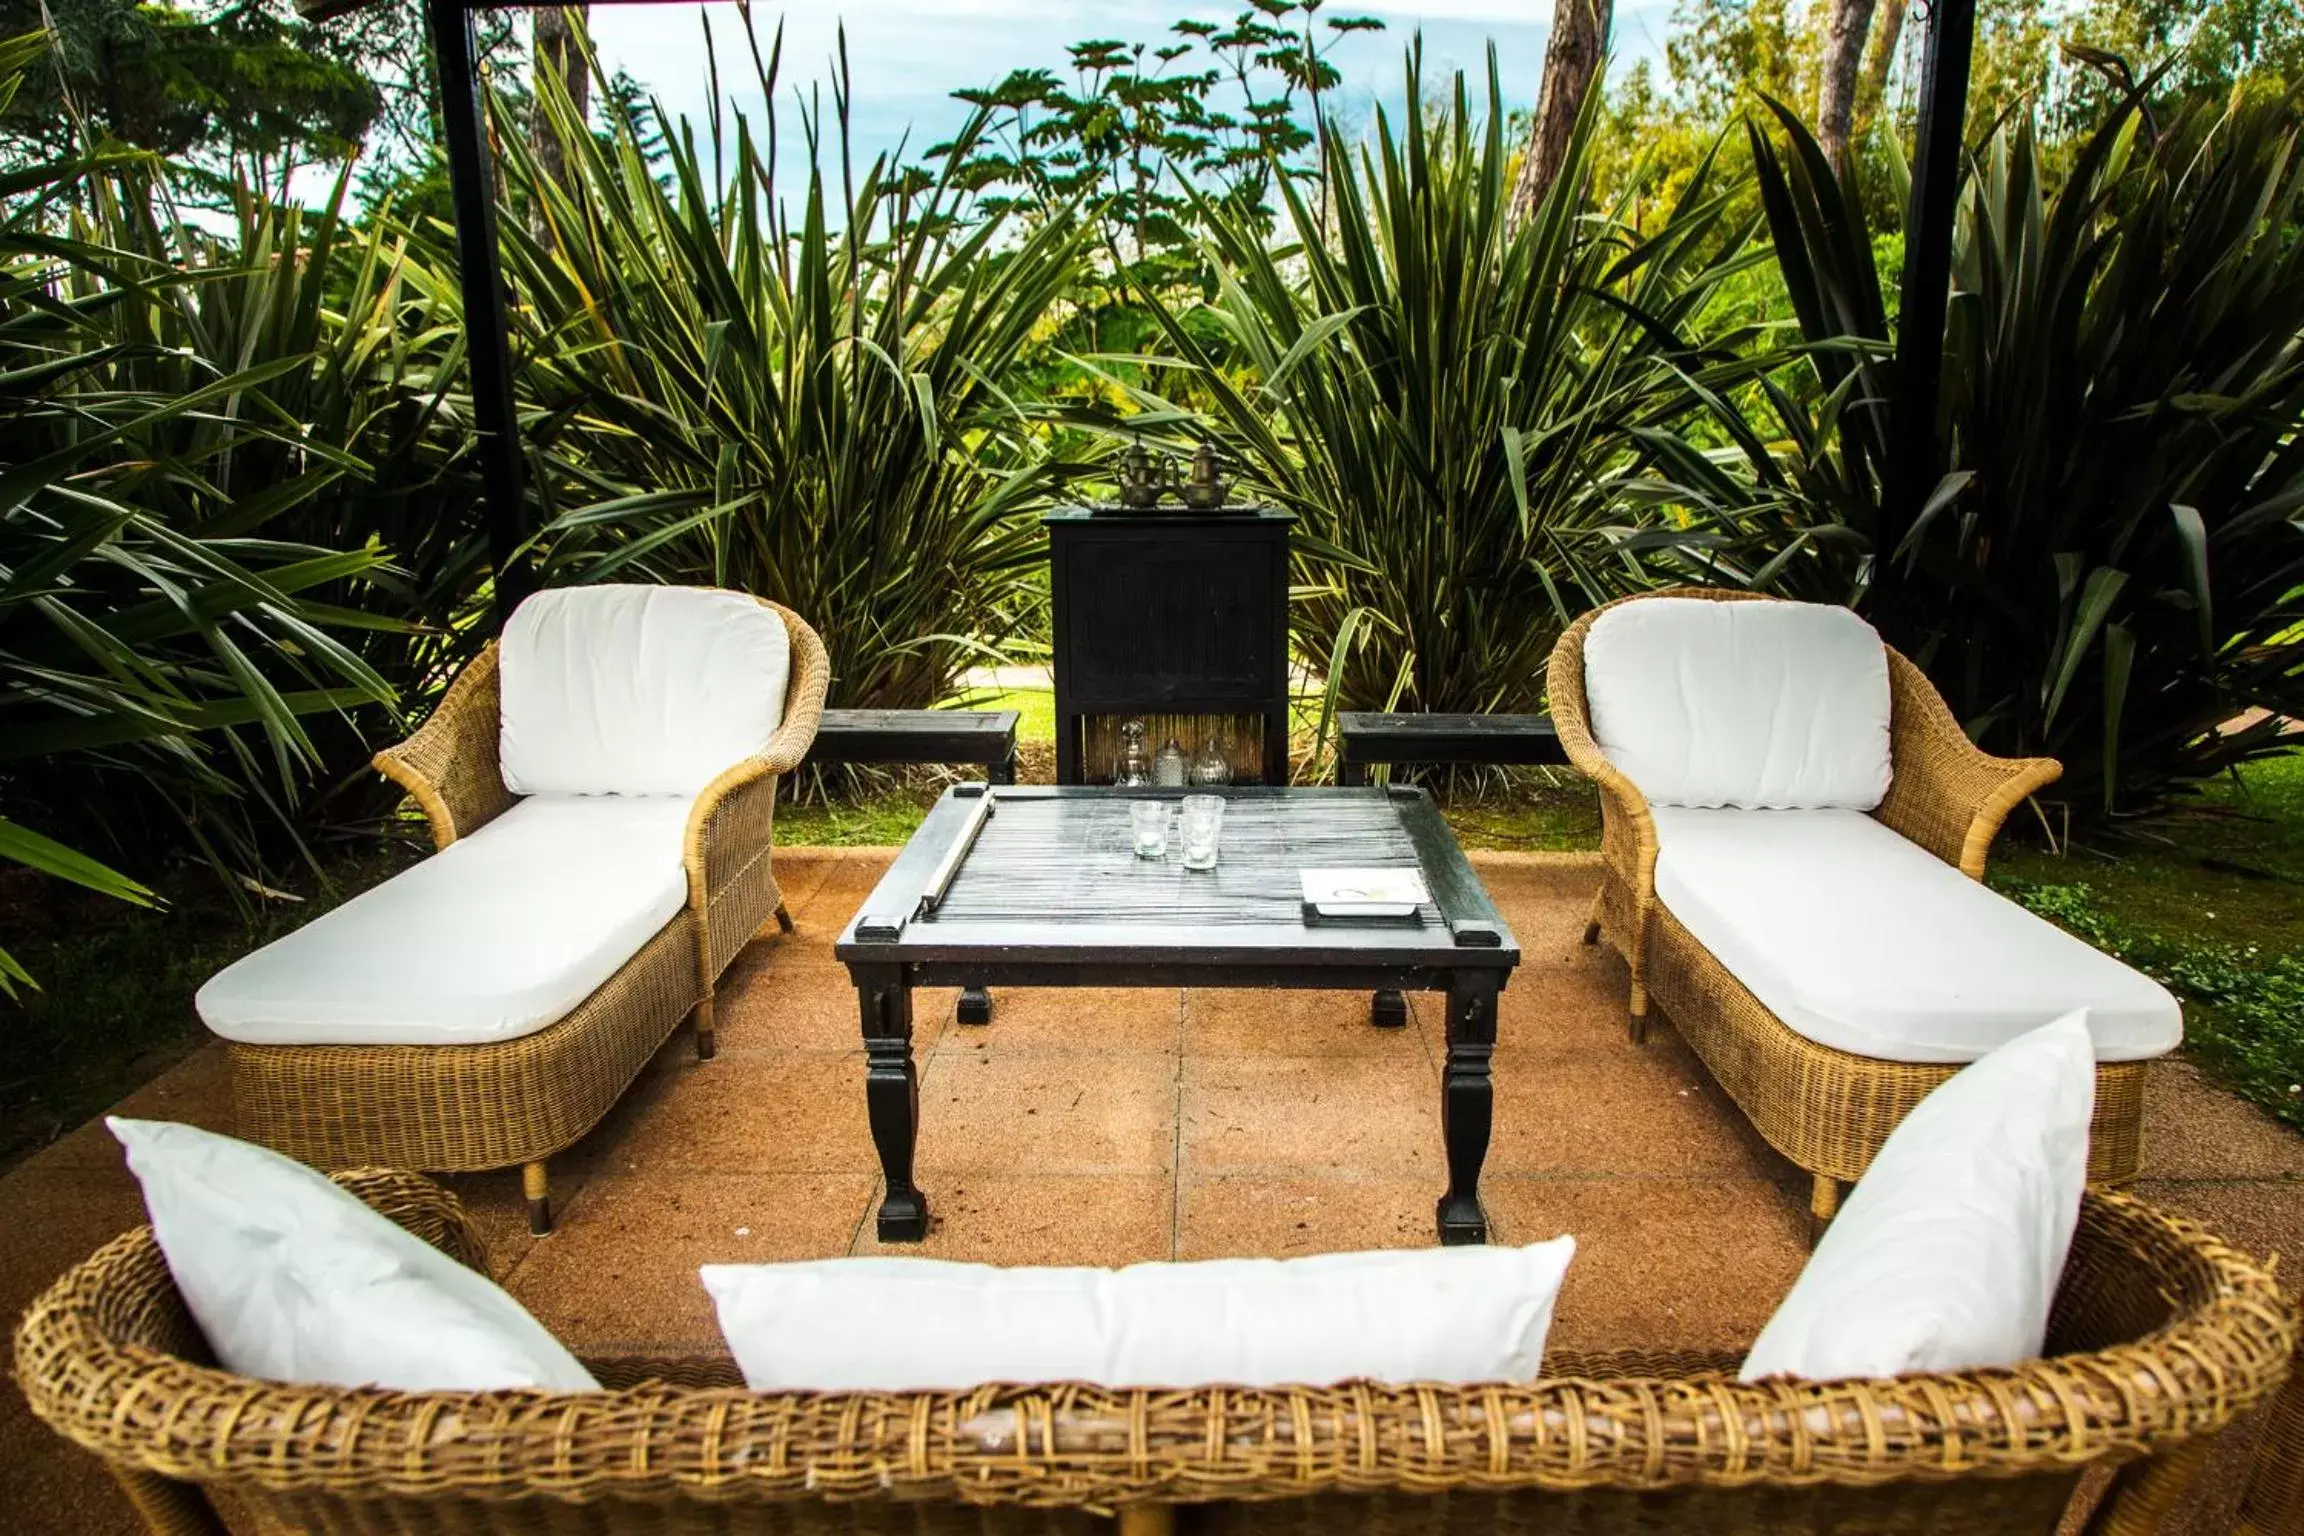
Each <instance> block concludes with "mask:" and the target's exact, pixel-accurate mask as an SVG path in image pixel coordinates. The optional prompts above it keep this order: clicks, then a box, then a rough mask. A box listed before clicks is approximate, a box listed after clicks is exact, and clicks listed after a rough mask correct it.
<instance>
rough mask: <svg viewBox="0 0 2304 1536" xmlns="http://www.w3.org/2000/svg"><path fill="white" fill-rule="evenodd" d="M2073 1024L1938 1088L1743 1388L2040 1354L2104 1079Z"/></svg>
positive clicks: (1791, 1301)
mask: <svg viewBox="0 0 2304 1536" xmlns="http://www.w3.org/2000/svg"><path fill="white" fill-rule="evenodd" d="M2090 1056H2091V1052H2090V1049H2089V1040H2088V1026H2087V1023H2086V1021H2085V1020H2084V1019H2083V1018H2082V1017H2081V1016H2080V1015H2079V1014H2077V1013H2074V1014H2068V1015H2066V1016H2065V1017H2063V1018H2061V1019H2058V1020H2056V1021H2055V1022H2054V1023H2052V1024H2048V1025H2045V1026H2043V1027H2042V1028H2040V1029H2037V1030H2033V1031H2032V1032H2030V1033H2029V1034H2026V1035H2024V1036H2022V1037H2020V1038H2019V1039H2017V1040H2015V1041H2014V1042H2012V1043H2010V1044H2008V1045H2004V1046H2002V1047H2001V1048H2000V1049H1998V1050H1996V1051H1994V1052H1993V1053H1992V1054H1991V1055H1989V1056H1986V1057H1985V1058H1984V1059H1983V1060H1981V1061H1979V1062H1977V1063H1976V1064H1975V1065H1974V1066H1971V1067H1968V1068H1965V1069H1964V1070H1962V1071H1961V1072H1959V1073H1958V1074H1956V1075H1955V1076H1954V1077H1952V1079H1951V1080H1950V1081H1948V1082H1945V1083H1942V1084H1939V1085H1938V1086H1937V1088H1936V1091H1935V1092H1933V1093H1931V1094H1929V1095H1928V1097H1926V1098H1924V1099H1922V1100H1921V1101H1920V1102H1919V1103H1918V1104H1917V1105H1915V1106H1914V1107H1913V1110H1912V1113H1911V1114H1909V1115H1907V1116H1905V1117H1904V1123H1903V1124H1901V1125H1899V1126H1897V1127H1896V1129H1895V1130H1893V1131H1891V1132H1890V1133H1889V1135H1888V1139H1887V1140H1886V1141H1885V1142H1883V1143H1882V1144H1881V1146H1880V1151H1879V1152H1878V1154H1876V1155H1875V1156H1874V1157H1873V1159H1872V1166H1871V1167H1870V1168H1868V1169H1866V1170H1865V1173H1864V1177H1863V1178H1861V1179H1859V1180H1858V1181H1857V1183H1856V1188H1855V1190H1854V1192H1853V1193H1851V1194H1850V1195H1849V1196H1848V1201H1847V1203H1846V1204H1845V1205H1843V1206H1842V1207H1841V1208H1840V1214H1839V1216H1838V1217H1837V1218H1835V1219H1834V1220H1833V1223H1832V1225H1831V1227H1830V1228H1829V1229H1827V1230H1826V1232H1825V1233H1824V1239H1823V1241H1822V1242H1820V1243H1818V1244H1817V1245H1816V1251H1815V1253H1814V1254H1812V1255H1810V1256H1809V1259H1808V1265H1807V1267H1806V1268H1805V1269H1803V1270H1801V1271H1800V1278H1799V1279H1798V1280H1796V1281H1794V1282H1793V1284H1792V1291H1791V1294H1789V1295H1787V1296H1786V1297H1785V1298H1784V1304H1783V1305H1782V1306H1780V1307H1778V1308H1777V1309H1776V1315H1775V1316H1774V1317H1772V1318H1770V1319H1769V1320H1768V1326H1767V1327H1766V1328H1764V1329H1762V1330H1761V1333H1760V1337H1759V1339H1758V1341H1757V1342H1755V1343H1754V1344H1753V1346H1752V1353H1751V1354H1750V1355H1748V1356H1746V1357H1745V1360H1744V1370H1743V1379H1744V1380H1746V1381H1759V1380H1762V1379H1764V1378H1766V1377H1769V1376H1803V1377H1806V1378H1808V1379H1809V1380H1812V1381H1832V1380H1841V1379H1845V1378H1848V1377H1865V1376H1900V1375H1903V1374H1904V1373H1905V1372H1907V1371H1971V1370H1989V1369H1993V1368H1995V1367H2006V1366H2014V1365H2019V1364H2021V1363H2022V1362H2024V1361H2026V1360H2030V1359H2032V1358H2034V1357H2035V1356H2037V1355H2038V1354H2039V1353H2040V1350H2041V1347H2042V1345H2043V1343H2044V1342H2045V1340H2046V1338H2047V1334H2048V1310H2049V1307H2050V1306H2051V1305H2052V1304H2053V1303H2054V1301H2055V1299H2056V1286H2057V1282H2058V1280H2059V1278H2060V1277H2061V1276H2062V1275H2063V1273H2064V1260H2065V1258H2066V1256H2067V1255H2068V1254H2069V1253H2070V1252H2071V1249H2072V1233H2073V1229H2074V1228H2075V1227H2077V1226H2078V1225H2079V1221H2080V1192H2081V1190H2082V1188H2083V1187H2085V1185H2086V1184H2087V1181H2088V1122H2089V1120H2090V1118H2091V1117H2092V1116H2093V1115H2094V1113H2095V1108H2096V1071H2095V1064H2094V1062H2093V1061H2092V1060H2091V1059H2090Z"/></svg>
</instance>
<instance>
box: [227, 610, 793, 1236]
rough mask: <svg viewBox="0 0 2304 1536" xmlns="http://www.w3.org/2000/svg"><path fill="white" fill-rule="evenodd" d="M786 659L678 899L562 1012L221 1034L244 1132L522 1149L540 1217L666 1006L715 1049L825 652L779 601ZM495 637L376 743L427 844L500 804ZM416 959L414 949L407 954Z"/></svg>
mask: <svg viewBox="0 0 2304 1536" xmlns="http://www.w3.org/2000/svg"><path fill="white" fill-rule="evenodd" d="M756 601H761V602H762V605H763V606H764V607H767V608H770V609H773V610H774V611H775V612H776V614H777V616H778V617H779V618H781V619H782V620H783V621H784V627H785V630H786V632H787V634H788V635H789V637H790V640H791V655H792V672H791V681H790V683H789V684H788V685H787V687H786V690H785V698H784V719H783V723H782V724H781V725H780V726H779V727H778V728H777V730H776V733H775V735H774V736H772V737H771V738H770V739H769V742H768V745H767V747H766V748H765V749H764V750H763V751H762V752H761V753H760V754H759V755H758V756H757V757H751V758H747V759H745V760H744V761H743V762H741V763H738V764H737V765H735V766H734V767H732V768H730V769H729V770H728V771H727V772H725V773H723V774H721V775H720V777H719V778H718V779H716V780H714V781H713V782H712V783H711V784H710V785H709V786H708V787H706V789H705V790H704V792H703V793H702V794H701V795H699V796H698V797H697V800H696V804H695V806H694V808H693V809H692V810H691V811H690V812H689V816H688V829H687V835H686V841H685V844H684V848H683V858H684V860H685V862H686V864H687V869H688V905H687V907H686V909H684V910H683V911H681V912H679V913H677V914H675V915H674V917H673V918H672V920H671V921H670V922H668V923H666V924H665V925H664V927H663V928H661V929H659V930H658V931H657V933H656V935H655V936H654V937H653V938H651V939H650V940H649V941H648V942H647V943H646V944H645V945H643V946H642V947H641V949H640V951H639V952H638V953H637V954H635V955H634V956H633V957H632V958H631V959H630V960H629V961H627V962H626V963H625V964H624V966H623V968H622V969H620V970H618V971H617V973H616V974H615V975H613V976H611V977H610V978H609V979H608V980H607V981H605V982H603V983H601V985H600V987H599V988H598V990H596V991H594V992H593V993H592V995H591V996H590V997H588V998H586V999H585V1000H584V1001H583V1002H581V1003H579V1004H578V1005H577V1006H576V1009H575V1011H573V1012H572V1013H570V1014H569V1015H568V1016H567V1017H566V1018H564V1019H562V1020H560V1021H559V1022H558V1023H556V1024H553V1025H551V1026H550V1027H548V1028H546V1029H543V1030H539V1031H538V1032H537V1033H535V1034H533V1035H527V1036H523V1037H521V1038H519V1039H516V1040H506V1041H501V1042H497V1043H494V1044H489V1045H437V1046H392V1045H283V1046H265V1045H245V1044H241V1043H239V1042H230V1043H228V1044H227V1046H226V1050H227V1051H228V1052H229V1054H230V1057H231V1062H232V1091H233V1107H234V1114H235V1117H236V1119H237V1121H238V1123H239V1127H240V1130H241V1132H242V1134H244V1135H247V1136H250V1137H252V1138H254V1139H256V1140H258V1141H262V1142H265V1143H266V1144H268V1145H270V1146H274V1147H277V1148H279V1149H280V1150H281V1151H283V1152H286V1153H288V1154H289V1155H290V1156H293V1157H297V1158H301V1159H303V1160H304V1161H306V1162H309V1163H312V1164H314V1165H316V1166H318V1167H322V1168H346V1167H354V1166H357V1165H360V1164H367V1163H381V1164H390V1165H392V1166H395V1167H405V1168H429V1169H434V1170H438V1171H441V1172H455V1171H462V1170H469V1169H478V1168H503V1167H509V1166H511V1165H512V1164H515V1163H518V1164H523V1165H525V1167H526V1170H527V1180H528V1196H529V1201H530V1215H531V1218H532V1224H533V1225H534V1226H536V1227H537V1228H538V1229H539V1230H545V1229H548V1228H549V1226H550V1223H551V1207H550V1197H549V1193H548V1187H547V1185H546V1182H545V1170H544V1161H545V1159H547V1158H549V1157H550V1156H551V1155H552V1154H553V1153H555V1152H558V1151H560V1150H562V1149H563V1148H565V1147H567V1146H569V1145H570V1144H572V1143H573V1142H575V1141H576V1140H577V1138H579V1137H581V1136H582V1135H583V1134H584V1133H585V1132H586V1131H588V1130H590V1129H591V1128H592V1127H593V1126H594V1125H595V1124H597V1123H598V1121H599V1119H600V1117H601V1116H602V1115H605V1114H606V1113H607V1112H608V1110H609V1107H610V1106H611V1105H613V1104H614V1103H615V1102H616V1100H617V1099H618V1098H619V1097H621V1096H622V1095H623V1092H624V1090H625V1089H626V1088H628V1087H630V1086H631V1084H632V1080H633V1079H634V1078H635V1077H637V1076H638V1075H639V1073H640V1069H641V1068H642V1067H644V1066H645V1065H647V1062H648V1058H649V1057H650V1056H652V1055H654V1054H655V1052H656V1049H657V1047H658V1046H660V1045H662V1044H663V1043H664V1040H665V1038H666V1037H667V1036H669V1035H670V1034H671V1033H672V1031H673V1030H674V1029H676V1028H678V1027H679V1025H680V1021H681V1020H682V1019H684V1018H688V1017H690V1016H693V1017H694V1019H695V1021H696V1048H697V1052H698V1054H700V1055H704V1056H709V1055H711V1054H712V991H713V986H714V983H715V982H716V981H717V980H718V979H719V976H720V973H721V972H722V971H723V970H725V969H726V968H727V965H728V962H729V961H730V960H732V959H734V958H735V956H736V952H737V951H738V950H740V949H742V948H743V947H744V945H745V944H746V943H747V942H748V941H749V940H750V939H751V938H752V936H753V935H754V934H756V933H758V932H759V930H760V928H761V926H762V925H763V924H765V923H766V922H767V921H768V920H769V918H770V917H771V916H774V917H777V918H779V919H782V917H783V897H782V895H781V893H779V892H778V890H777V888H776V875H775V869H774V865H773V862H772V860H771V857H770V854H771V849H772V847H773V844H774V839H775V821H776V783H777V779H778V776H779V775H782V774H785V773H789V772H790V771H791V770H792V769H793V768H794V767H795V766H797V765H798V764H799V762H800V760H801V758H803V757H805V756H806V755H807V752H808V746H809V743H810V742H811V741H813V740H814V739H815V735H816V721H817V718H818V716H819V715H821V714H822V712H823V707H824V689H825V685H826V683H827V682H828V681H829V680H830V676H831V665H830V662H829V661H828V660H827V659H826V656H825V651H824V644H823V642H822V641H821V640H819V639H818V638H817V636H816V632H815V631H814V630H812V629H810V628H809V627H808V625H807V624H806V623H805V622H804V621H803V620H802V619H801V618H800V616H799V615H797V614H795V613H793V612H792V611H791V610H789V609H787V608H783V607H780V606H778V605H777V604H775V603H769V602H766V601H765V600H764V599H756ZM497 714H498V693H497V680H496V648H495V646H494V645H493V644H491V645H490V646H489V647H488V648H487V649H486V650H484V651H482V652H481V653H480V654H479V655H478V656H477V657H475V658H474V659H473V660H472V662H471V664H470V665H469V666H467V667H466V668H465V669H464V671H463V672H462V673H461V674H460V675H459V676H458V677H457V679H456V681H455V682H454V683H453V684H451V685H450V686H449V688H448V691H447V693H446V694H445V695H444V696H443V697H442V698H441V701H440V706H439V708H437V709H435V710H434V711H433V712H432V716H431V718H430V719H428V720H426V721H425V722H424V725H423V728H422V729H420V730H419V731H417V732H416V734H415V735H413V736H411V737H409V738H408V740H406V741H404V742H402V743H401V744H400V745H398V746H396V747H391V748H388V749H386V750H385V751H382V752H379V753H377V754H376V767H377V769H378V770H379V771H380V772H382V773H383V774H384V775H385V776H386V777H388V778H390V779H391V780H393V782H395V783H397V784H399V785H400V786H402V787H403V788H405V789H406V790H407V791H408V793H409V795H410V797H411V798H413V799H414V800H415V802H416V804H417V806H418V807H419V808H420V809H421V810H422V811H423V812H424V815H425V818H426V819H427V820H428V821H429V822H430V823H431V827H432V841H433V845H434V847H435V848H445V847H447V846H448V845H449V844H450V843H453V842H454V841H456V839H457V838H459V837H463V836H466V835H467V834H469V833H471V832H473V831H475V830H477V829H478V828H480V827H481V826H483V825H485V824H486V823H487V822H488V821H489V820H490V819H491V818H493V817H495V816H497V815H499V814H501V813H502V812H503V811H505V810H506V809H508V808H509V807H510V806H511V805H512V803H513V797H512V795H511V794H510V792H509V791H507V790H506V789H505V788H504V779H503V775H502V773H501V772H500V771H499V768H498V765H497V758H496V742H497ZM418 959H420V957H413V956H412V957H411V960H412V961H414V960H418Z"/></svg>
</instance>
